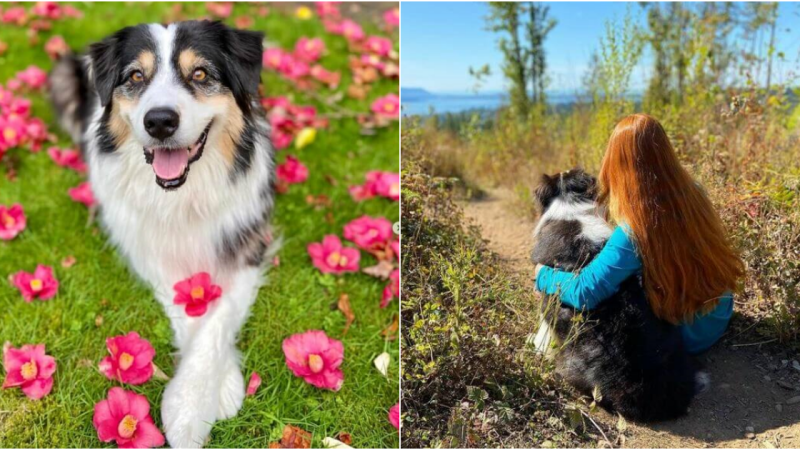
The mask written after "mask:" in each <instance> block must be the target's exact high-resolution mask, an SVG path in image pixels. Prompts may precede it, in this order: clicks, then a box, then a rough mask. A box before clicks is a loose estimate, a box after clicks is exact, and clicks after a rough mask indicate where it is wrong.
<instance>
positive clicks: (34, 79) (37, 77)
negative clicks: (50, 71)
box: [16, 66, 47, 89]
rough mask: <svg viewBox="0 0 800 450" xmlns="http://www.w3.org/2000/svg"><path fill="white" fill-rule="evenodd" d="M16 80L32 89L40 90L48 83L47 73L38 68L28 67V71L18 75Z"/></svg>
mask: <svg viewBox="0 0 800 450" xmlns="http://www.w3.org/2000/svg"><path fill="white" fill-rule="evenodd" d="M16 78H17V79H18V80H19V81H21V82H23V83H25V84H26V85H28V87H30V88H31V89H39V88H41V87H42V86H44V85H45V83H47V72H45V71H44V70H42V69H40V68H38V67H36V66H28V68H27V69H25V70H23V71H22V72H19V73H17V77H16Z"/></svg>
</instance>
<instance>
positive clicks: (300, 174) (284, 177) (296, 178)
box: [275, 155, 308, 184]
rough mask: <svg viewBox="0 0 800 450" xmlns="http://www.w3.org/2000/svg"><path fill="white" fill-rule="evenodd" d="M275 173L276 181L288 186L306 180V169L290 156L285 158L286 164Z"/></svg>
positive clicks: (281, 165) (280, 166)
mask: <svg viewBox="0 0 800 450" xmlns="http://www.w3.org/2000/svg"><path fill="white" fill-rule="evenodd" d="M275 171H276V174H277V176H278V179H279V180H281V181H283V182H286V183H288V184H297V183H302V182H304V181H306V180H307V179H308V167H306V166H305V165H304V164H303V163H301V162H300V160H298V159H297V158H295V157H294V156H292V155H289V156H287V157H286V162H285V163H283V164H280V165H279V166H278V167H277V169H276V170H275Z"/></svg>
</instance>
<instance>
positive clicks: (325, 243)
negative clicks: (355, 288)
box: [308, 234, 361, 275]
mask: <svg viewBox="0 0 800 450" xmlns="http://www.w3.org/2000/svg"><path fill="white" fill-rule="evenodd" d="M308 254H309V255H310V256H311V261H312V262H313V263H314V267H316V268H317V269H319V270H320V272H322V273H332V274H335V275H341V274H343V273H345V272H357V271H358V262H359V260H360V259H361V254H360V253H359V252H358V250H356V249H354V248H351V247H342V241H341V240H339V237H338V236H336V235H333V234H329V235H327V236H325V238H323V239H322V243H321V244H320V243H319V242H314V243H311V244H308Z"/></svg>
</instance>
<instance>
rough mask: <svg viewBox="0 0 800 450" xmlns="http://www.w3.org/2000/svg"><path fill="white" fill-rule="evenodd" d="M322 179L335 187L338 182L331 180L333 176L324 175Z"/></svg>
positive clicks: (334, 179)
mask: <svg viewBox="0 0 800 450" xmlns="http://www.w3.org/2000/svg"><path fill="white" fill-rule="evenodd" d="M324 178H325V181H327V182H328V183H329V184H330V185H331V186H336V185H337V184H339V182H338V181H336V178H333V175H330V174H325V177H324Z"/></svg>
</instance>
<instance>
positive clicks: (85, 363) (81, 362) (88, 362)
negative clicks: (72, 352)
mask: <svg viewBox="0 0 800 450" xmlns="http://www.w3.org/2000/svg"><path fill="white" fill-rule="evenodd" d="M78 367H95V365H94V361H92V360H91V359H86V358H83V359H79V360H78Z"/></svg>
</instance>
